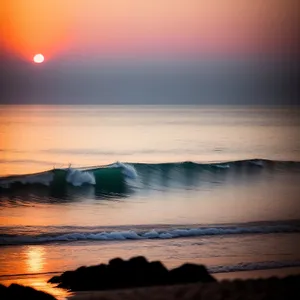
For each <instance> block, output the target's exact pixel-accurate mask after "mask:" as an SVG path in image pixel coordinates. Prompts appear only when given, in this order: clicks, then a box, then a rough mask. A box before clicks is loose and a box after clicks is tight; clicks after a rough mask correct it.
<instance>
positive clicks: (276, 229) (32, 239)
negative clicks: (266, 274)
mask: <svg viewBox="0 0 300 300" xmlns="http://www.w3.org/2000/svg"><path fill="white" fill-rule="evenodd" d="M7 230H8V228H2V229H1V228H0V232H3V233H2V234H1V233H0V245H2V246H3V245H23V244H43V243H52V242H61V243H63V242H72V241H124V240H146V239H175V238H183V237H204V236H224V235H237V234H239V235H241V234H270V233H299V232H300V224H299V223H295V224H279V225H278V224H271V225H270V224H269V225H262V224H260V225H236V226H207V227H203V226H201V227H185V228H184V227H179V228H174V227H164V228H147V229H142V228H140V229H133V230H131V229H122V228H120V229H118V230H117V229H115V230H109V229H108V230H105V229H103V228H93V227H91V228H90V227H71V226H69V227H67V228H65V227H62V228H59V227H56V228H55V227H53V228H50V229H49V228H48V229H47V231H48V232H47V233H39V234H31V233H30V232H29V233H23V234H20V233H16V234H14V233H13V231H12V232H11V233H10V234H7V233H4V232H8V231H7ZM67 230H68V231H67ZM38 232H43V229H41V228H39V230H38ZM49 232H51V233H49Z"/></svg>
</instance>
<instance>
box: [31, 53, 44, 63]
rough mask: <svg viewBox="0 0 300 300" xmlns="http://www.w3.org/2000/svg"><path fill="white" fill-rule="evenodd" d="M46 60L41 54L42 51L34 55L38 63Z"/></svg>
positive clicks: (34, 59)
mask: <svg viewBox="0 0 300 300" xmlns="http://www.w3.org/2000/svg"><path fill="white" fill-rule="evenodd" d="M44 60H45V58H44V55H43V54H41V53H39V54H36V55H35V56H34V57H33V61H34V62H35V63H36V64H40V63H42V62H43V61H44Z"/></svg>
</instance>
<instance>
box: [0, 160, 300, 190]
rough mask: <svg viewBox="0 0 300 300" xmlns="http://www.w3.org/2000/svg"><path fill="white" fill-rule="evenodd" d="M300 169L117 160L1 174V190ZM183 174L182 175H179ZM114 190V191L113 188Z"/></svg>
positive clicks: (299, 166)
mask: <svg viewBox="0 0 300 300" xmlns="http://www.w3.org/2000/svg"><path fill="white" fill-rule="evenodd" d="M294 169H296V170H300V162H295V161H272V160H263V159H252V160H241V161H229V162H215V163H195V162H178V163H157V164H147V163H120V162H117V163H114V164H111V165H105V166H96V167H89V168H71V167H69V168H62V169H52V170H48V171H45V172H41V173H35V174H25V175H16V176H6V177H0V192H1V190H3V189H10V188H16V187H22V186H23V187H24V186H30V185H35V186H36V185H39V186H46V187H62V186H64V185H72V186H75V187H79V186H87V185H90V186H96V187H105V186H107V187H108V189H109V188H113V187H114V186H116V185H117V186H118V185H119V186H120V185H121V184H122V183H124V182H125V181H126V180H127V179H137V178H138V177H141V178H143V177H147V176H149V175H153V176H157V177H160V178H162V181H163V180H165V179H167V178H170V177H172V176H173V177H174V180H176V179H177V181H178V180H179V181H180V180H181V181H183V179H184V177H187V176H188V177H189V178H191V177H196V176H200V175H202V176H204V177H205V176H207V175H208V174H209V175H211V174H212V175H213V174H216V173H217V174H220V173H224V174H226V173H227V172H239V173H242V172H246V173H249V174H250V173H251V172H257V171H261V170H268V171H274V170H294ZM180 175H181V176H182V177H180ZM112 192H113V190H112Z"/></svg>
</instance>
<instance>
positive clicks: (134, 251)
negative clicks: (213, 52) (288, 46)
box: [0, 105, 300, 299]
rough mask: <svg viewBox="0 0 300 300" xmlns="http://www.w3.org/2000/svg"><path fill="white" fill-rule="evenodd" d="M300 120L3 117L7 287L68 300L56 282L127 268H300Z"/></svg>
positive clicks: (195, 110)
mask: <svg viewBox="0 0 300 300" xmlns="http://www.w3.org/2000/svg"><path fill="white" fill-rule="evenodd" d="M299 113H300V110H299V108H297V107H296V108H295V107H294V108H290V107H271V106H83V105H81V106H34V105H32V106H30V105H24V106H21V105H18V106H12V105H7V106H0V282H5V281H7V280H11V281H14V282H15V281H17V282H23V283H24V282H25V283H26V284H29V285H32V286H34V287H37V288H41V289H44V290H47V291H50V292H52V293H55V295H56V296H57V297H60V298H61V299H63V298H64V297H65V292H63V291H58V289H53V288H51V287H49V286H47V284H46V283H45V280H46V279H49V278H50V277H51V276H52V274H53V273H55V272H62V271H65V270H71V269H74V268H77V267H79V266H81V265H95V264H99V263H106V262H108V261H109V260H110V259H111V258H114V257H122V258H124V259H127V258H130V257H132V256H136V255H144V256H146V257H147V258H148V259H149V260H161V261H162V262H163V263H164V264H165V265H166V266H167V267H175V266H178V265H180V264H182V263H185V262H191V263H203V264H205V265H206V266H207V267H208V269H209V270H210V272H212V273H214V274H218V273H224V272H236V271H243V270H248V271H250V270H258V269H263V270H264V269H271V268H274V269H275V268H283V267H293V266H300V202H299V201H300V196H299V195H300V185H299V183H300V136H299V132H300V131H299V129H300V118H299V116H300V114H299ZM41 278H43V280H41Z"/></svg>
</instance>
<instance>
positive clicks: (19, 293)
mask: <svg viewBox="0 0 300 300" xmlns="http://www.w3.org/2000/svg"><path fill="white" fill-rule="evenodd" d="M0 299H1V300H2V299H3V300H17V299H18V300H27V299H28V300H56V298H54V297H53V296H52V295H50V294H47V293H45V292H42V291H38V290H35V289H34V288H32V287H28V286H23V285H19V284H15V283H12V284H11V285H10V286H9V287H6V286H4V285H2V284H0Z"/></svg>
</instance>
